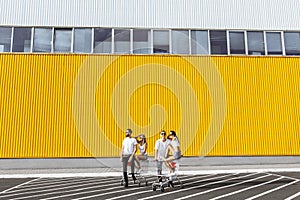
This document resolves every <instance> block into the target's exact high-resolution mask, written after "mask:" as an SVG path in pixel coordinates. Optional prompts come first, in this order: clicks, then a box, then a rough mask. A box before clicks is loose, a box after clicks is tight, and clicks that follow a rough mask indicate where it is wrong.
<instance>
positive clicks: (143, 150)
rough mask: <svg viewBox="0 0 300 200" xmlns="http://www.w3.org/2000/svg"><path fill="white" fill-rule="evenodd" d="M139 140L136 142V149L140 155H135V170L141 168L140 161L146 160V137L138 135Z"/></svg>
mask: <svg viewBox="0 0 300 200" xmlns="http://www.w3.org/2000/svg"><path fill="white" fill-rule="evenodd" d="M139 138H140V140H139V141H138V144H139V145H138V148H139V150H140V154H139V155H136V156H135V158H136V161H137V168H138V169H140V168H141V163H140V160H148V154H147V148H148V144H147V141H146V136H145V135H144V134H141V135H139Z"/></svg>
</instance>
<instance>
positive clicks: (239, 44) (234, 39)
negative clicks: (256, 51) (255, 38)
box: [229, 31, 246, 54]
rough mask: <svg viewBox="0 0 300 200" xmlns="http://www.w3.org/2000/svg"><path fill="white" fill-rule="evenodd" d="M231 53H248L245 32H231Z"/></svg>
mask: <svg viewBox="0 0 300 200" xmlns="http://www.w3.org/2000/svg"><path fill="white" fill-rule="evenodd" d="M229 41H230V54H246V50H245V36H244V32H234V31H231V32H229Z"/></svg>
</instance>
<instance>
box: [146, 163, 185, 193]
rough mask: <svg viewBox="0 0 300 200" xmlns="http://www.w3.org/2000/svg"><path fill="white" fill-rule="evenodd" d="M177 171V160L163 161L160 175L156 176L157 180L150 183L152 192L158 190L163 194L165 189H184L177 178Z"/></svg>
mask: <svg viewBox="0 0 300 200" xmlns="http://www.w3.org/2000/svg"><path fill="white" fill-rule="evenodd" d="M178 170H179V160H173V161H169V162H166V161H163V170H162V174H157V180H156V181H154V182H153V183H152V190H153V191H156V189H157V188H159V189H160V191H161V192H164V191H165V188H166V187H170V188H178V187H179V188H180V189H182V188H184V186H183V183H182V182H181V181H180V179H179V177H178Z"/></svg>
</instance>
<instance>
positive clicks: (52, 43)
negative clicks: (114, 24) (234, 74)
mask: <svg viewBox="0 0 300 200" xmlns="http://www.w3.org/2000/svg"><path fill="white" fill-rule="evenodd" d="M0 52H50V53H53V52H60V53H100V54H106V53H107V54H122V53H132V54H156V53H166V54H202V55H232V54H240V55H300V32H291V31H277V32H275V31H230V30H155V29H154V30H152V29H112V28H47V27H45V28H42V27H35V28H32V27H0Z"/></svg>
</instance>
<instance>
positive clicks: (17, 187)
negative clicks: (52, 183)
mask: <svg viewBox="0 0 300 200" xmlns="http://www.w3.org/2000/svg"><path fill="white" fill-rule="evenodd" d="M38 179H39V178H37V179H33V180H30V181H27V182H25V183H21V184H19V185H16V186H14V187H11V188H9V189H6V190H4V191H2V192H0V194H4V193H6V192H8V191H10V190H13V189H15V188H18V187H20V186H23V185H26V184H28V183H30V182H33V181H35V180H38Z"/></svg>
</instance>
